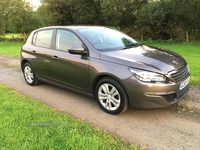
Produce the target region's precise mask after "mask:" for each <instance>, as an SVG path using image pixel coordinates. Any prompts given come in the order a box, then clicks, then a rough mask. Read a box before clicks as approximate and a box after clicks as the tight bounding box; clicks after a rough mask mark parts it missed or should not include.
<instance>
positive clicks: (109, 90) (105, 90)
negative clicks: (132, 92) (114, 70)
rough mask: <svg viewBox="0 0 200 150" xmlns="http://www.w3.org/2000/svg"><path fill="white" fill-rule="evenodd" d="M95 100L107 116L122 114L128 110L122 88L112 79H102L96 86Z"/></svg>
mask: <svg viewBox="0 0 200 150" xmlns="http://www.w3.org/2000/svg"><path fill="white" fill-rule="evenodd" d="M95 96H96V99H97V101H98V103H99V105H100V107H101V108H102V109H103V110H104V111H105V112H107V113H109V114H119V113H123V112H124V111H126V110H127V108H128V99H127V95H126V92H125V91H124V88H123V87H122V86H121V85H120V84H119V83H118V82H117V81H115V80H113V79H112V78H108V77H107V78H103V79H102V80H100V82H99V83H98V84H97V86H96V90H95Z"/></svg>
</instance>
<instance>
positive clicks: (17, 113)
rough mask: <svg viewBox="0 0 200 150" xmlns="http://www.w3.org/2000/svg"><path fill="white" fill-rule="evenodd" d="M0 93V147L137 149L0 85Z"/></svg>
mask: <svg viewBox="0 0 200 150" xmlns="http://www.w3.org/2000/svg"><path fill="white" fill-rule="evenodd" d="M0 95H1V96H0V103H1V105H0V122H1V124H0V133H1V135H0V149H1V150H4V149H5V150H7V149H9V150H15V149H16V150H17V149H20V150H28V149H30V150H33V149H38V150H53V149H57V150H62V149H77V150H79V149H84V150H90V149H91V150H98V149H101V150H107V149H116V150H117V149H120V150H123V149H124V150H125V149H126V150H129V149H132V150H139V149H140V148H139V147H138V146H136V145H130V144H127V143H126V142H125V141H123V140H120V139H118V138H116V137H114V136H111V135H109V134H108V133H107V132H105V131H102V130H100V129H98V128H95V127H92V126H91V125H90V124H88V123H86V122H84V121H83V120H77V119H75V118H73V117H71V116H69V115H66V114H63V113H61V112H58V111H56V110H53V109H51V108H49V107H47V106H46V105H45V104H43V103H41V102H39V101H37V100H35V99H31V98H28V97H25V96H22V95H20V94H19V93H17V92H15V91H13V90H12V89H10V88H8V87H5V86H3V85H1V84H0Z"/></svg>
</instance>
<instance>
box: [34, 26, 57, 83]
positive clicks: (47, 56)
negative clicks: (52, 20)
mask: <svg viewBox="0 0 200 150" xmlns="http://www.w3.org/2000/svg"><path fill="white" fill-rule="evenodd" d="M53 32H54V29H46V30H39V31H37V32H35V34H34V35H33V47H32V53H33V56H34V57H33V58H32V59H31V63H32V66H33V67H34V70H35V71H36V73H37V75H38V76H39V77H40V78H43V79H47V80H51V79H52V70H51V69H52V65H51V61H52V54H51V53H52V37H53Z"/></svg>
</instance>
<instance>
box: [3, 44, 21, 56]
mask: <svg viewBox="0 0 200 150" xmlns="http://www.w3.org/2000/svg"><path fill="white" fill-rule="evenodd" d="M21 45H22V43H16V42H12V43H10V42H9V43H5V42H0V55H3V56H12V57H19V55H20V47H21Z"/></svg>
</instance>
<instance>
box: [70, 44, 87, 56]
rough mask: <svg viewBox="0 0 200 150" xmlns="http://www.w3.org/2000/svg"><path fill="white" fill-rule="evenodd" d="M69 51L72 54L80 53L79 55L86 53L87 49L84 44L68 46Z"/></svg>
mask: <svg viewBox="0 0 200 150" xmlns="http://www.w3.org/2000/svg"><path fill="white" fill-rule="evenodd" d="M68 52H69V53H70V54H78V55H83V54H86V51H85V49H84V48H83V47H82V46H70V47H69V48H68Z"/></svg>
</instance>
